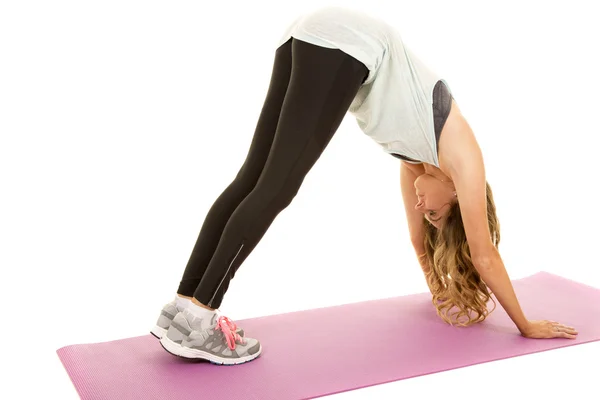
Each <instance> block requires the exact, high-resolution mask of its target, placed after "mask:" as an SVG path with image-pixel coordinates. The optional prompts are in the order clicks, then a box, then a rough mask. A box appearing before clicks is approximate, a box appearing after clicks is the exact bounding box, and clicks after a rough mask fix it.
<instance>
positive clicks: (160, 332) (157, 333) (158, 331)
mask: <svg viewBox="0 0 600 400" xmlns="http://www.w3.org/2000/svg"><path fill="white" fill-rule="evenodd" d="M150 333H151V334H152V336H154V337H155V338H157V339H161V338H162V337H163V336H165V335H166V333H167V330H166V329H165V328H161V327H160V326H158V325H156V326H155V327H154V328H152V330H151V331H150Z"/></svg>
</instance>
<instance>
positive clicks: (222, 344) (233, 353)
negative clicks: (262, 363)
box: [160, 309, 262, 365]
mask: <svg viewBox="0 0 600 400" xmlns="http://www.w3.org/2000/svg"><path fill="white" fill-rule="evenodd" d="M236 328H237V327H236V325H235V324H234V323H233V322H232V321H231V320H230V319H229V318H227V317H223V316H218V315H217V314H215V315H214V316H213V317H212V318H211V320H210V321H205V320H203V319H202V318H198V317H196V316H195V315H193V314H192V313H191V312H189V311H188V310H187V309H186V310H183V311H182V312H180V313H178V314H177V315H176V316H175V318H174V319H173V322H172V323H171V326H170V327H169V329H168V330H167V334H166V335H164V336H163V337H162V339H160V344H161V345H162V346H163V348H164V349H165V350H166V351H168V352H169V353H171V354H173V355H176V356H180V357H184V358H191V359H203V360H207V361H210V362H211V363H213V364H225V365H233V364H242V363H245V362H248V361H251V360H254V359H255V358H256V357H258V356H259V355H260V353H261V351H262V348H261V345H260V343H259V341H258V340H256V339H251V338H246V337H242V336H240V335H239V334H237V333H236V332H235V331H236Z"/></svg>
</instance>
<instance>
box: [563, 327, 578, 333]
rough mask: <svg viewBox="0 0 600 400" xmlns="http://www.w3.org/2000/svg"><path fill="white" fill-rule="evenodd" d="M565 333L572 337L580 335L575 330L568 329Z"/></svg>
mask: <svg viewBox="0 0 600 400" xmlns="http://www.w3.org/2000/svg"><path fill="white" fill-rule="evenodd" d="M563 331H564V332H566V333H568V334H571V335H577V334H578V333H579V332H577V330H575V328H566V329H564V330H563Z"/></svg>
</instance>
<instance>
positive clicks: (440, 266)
mask: <svg viewBox="0 0 600 400" xmlns="http://www.w3.org/2000/svg"><path fill="white" fill-rule="evenodd" d="M486 197H487V217H488V224H489V229H490V234H491V239H492V243H493V244H494V246H495V247H496V248H498V245H499V244H500V223H499V221H498V217H497V215H496V205H495V204H494V197H493V194H492V189H491V187H490V185H489V183H488V182H487V181H486ZM423 223H424V224H425V240H424V244H425V254H424V255H423V257H425V261H426V262H427V265H428V266H429V271H428V273H427V282H428V284H429V287H430V289H431V292H432V295H433V298H432V302H433V305H434V306H435V308H436V310H437V314H438V315H439V316H440V317H441V318H442V319H443V320H444V321H446V322H447V323H448V324H450V325H458V326H469V325H472V324H475V323H478V322H481V321H483V320H485V318H486V317H487V316H488V315H489V314H490V313H491V312H492V311H494V309H495V308H496V302H495V301H494V299H493V297H491V291H490V290H489V288H488V287H487V285H486V284H485V282H483V280H482V279H481V276H479V273H478V272H477V270H476V269H475V267H474V265H473V262H472V260H471V252H470V250H469V245H468V243H467V238H466V235H465V229H464V225H463V221H462V216H461V213H460V206H459V204H458V202H454V203H453V204H452V206H451V208H450V211H449V213H448V216H447V219H446V221H445V223H444V224H442V226H441V227H440V229H437V228H435V227H434V226H432V225H431V224H430V223H429V222H428V221H426V220H425V219H423ZM490 299H491V300H492V302H493V304H494V307H493V308H492V309H491V310H488V308H487V303H488V301H489V300H490Z"/></svg>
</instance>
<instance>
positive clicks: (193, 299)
mask: <svg viewBox="0 0 600 400" xmlns="http://www.w3.org/2000/svg"><path fill="white" fill-rule="evenodd" d="M192 303H193V304H195V305H197V306H198V307H202V308H204V309H206V310H209V311H215V309H214V308H210V307H208V306H205V305H204V304H202V303H200V302H199V301H198V300H196V298H195V297H192Z"/></svg>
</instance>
